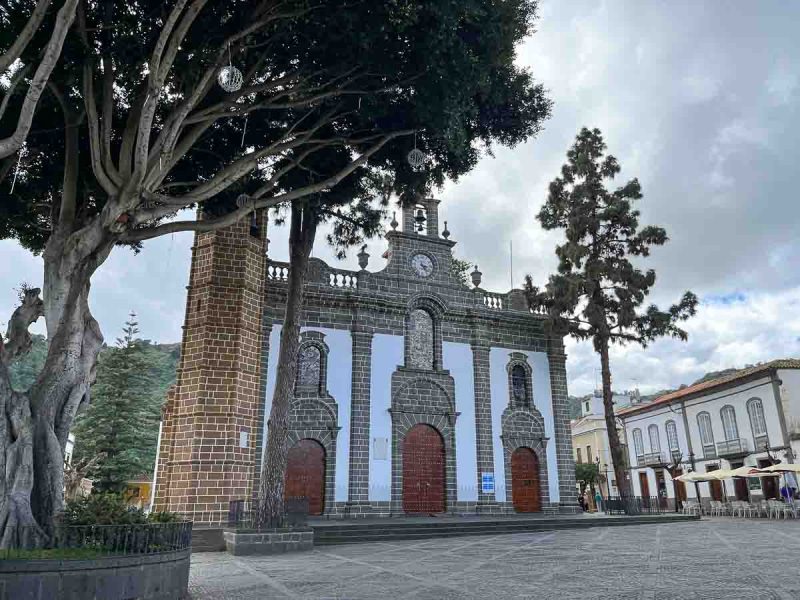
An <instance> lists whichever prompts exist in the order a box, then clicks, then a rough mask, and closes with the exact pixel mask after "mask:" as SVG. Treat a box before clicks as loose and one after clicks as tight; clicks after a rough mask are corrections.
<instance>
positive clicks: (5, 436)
mask: <svg viewBox="0 0 800 600" xmlns="http://www.w3.org/2000/svg"><path fill="white" fill-rule="evenodd" d="M62 239H63V238H62V237H61V236H60V235H59V234H58V233H54V234H53V235H52V236H51V238H50V240H49V241H48V245H47V248H46V250H45V253H44V263H45V269H44V300H43V301H41V300H38V290H35V293H36V296H37V298H36V300H37V301H38V302H39V305H40V307H41V310H40V311H39V313H38V314H37V315H36V316H35V318H33V319H32V320H31V321H29V322H28V323H26V324H25V331H24V332H23V333H24V335H27V326H28V325H30V323H32V322H33V321H35V320H36V319H37V318H38V317H39V316H40V315H42V314H43V315H44V317H45V320H46V322H47V334H48V335H47V337H48V340H49V347H48V352H47V358H46V360H45V365H44V367H43V369H42V371H41V373H40V374H39V377H38V378H37V380H36V382H35V383H34V384H33V386H31V388H30V389H29V390H27V391H26V392H16V391H14V390H12V389H11V385H10V378H9V377H8V369H7V362H4V361H2V360H0V411H2V418H0V473H2V474H3V476H0V548H9V547H26V548H31V547H39V546H43V545H46V544H47V543H48V541H49V538H50V536H51V535H52V532H53V525H54V517H55V516H56V514H57V513H58V512H59V511H61V510H62V509H63V504H64V451H65V448H66V444H67V437H68V435H69V430H70V428H71V426H72V422H73V420H74V418H75V415H76V414H77V412H78V410H79V408H80V407H81V406H82V405H83V404H84V403H86V402H88V399H89V386H90V384H91V382H92V380H93V378H94V370H95V364H96V361H97V355H98V353H99V352H100V348H101V347H102V343H103V337H102V335H101V333H100V328H99V326H98V324H97V322H96V321H95V320H94V318H93V317H92V315H91V313H90V311H89V304H88V295H89V278H90V277H91V275H92V273H94V271H95V269H96V268H97V265H99V264H100V263H102V261H103V260H105V258H106V257H107V256H108V253H109V252H110V250H111V246H112V243H111V242H107V243H104V245H103V248H102V249H97V250H96V251H95V252H93V253H91V254H89V255H88V256H85V255H84V258H83V259H82V260H80V261H79V262H78V261H75V258H74V257H75V256H76V254H74V253H72V252H71V250H74V249H73V248H70V249H68V250H67V251H66V252H65V248H64V247H63V244H61V243H60V241H61V240H62ZM16 315H17V313H16V312H15V316H16ZM13 318H14V317H12V320H13ZM11 330H12V327H11V324H10V325H9V331H11ZM9 342H10V343H9V344H8V345H7V346H6V348H8V347H12V344H11V340H9ZM0 358H2V357H1V356H0ZM8 362H10V361H8Z"/></svg>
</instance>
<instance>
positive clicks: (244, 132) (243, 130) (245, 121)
mask: <svg viewBox="0 0 800 600" xmlns="http://www.w3.org/2000/svg"><path fill="white" fill-rule="evenodd" d="M246 133H247V113H245V114H244V127H242V143H241V147H242V148H244V134H246Z"/></svg>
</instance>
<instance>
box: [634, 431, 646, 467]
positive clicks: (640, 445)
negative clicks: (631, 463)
mask: <svg viewBox="0 0 800 600" xmlns="http://www.w3.org/2000/svg"><path fill="white" fill-rule="evenodd" d="M637 434H638V436H637ZM631 437H632V438H633V452H634V454H636V458H637V460H638V459H639V457H641V458H644V438H643V437H642V430H641V428H640V427H637V428H636V429H634V430H633V432H632V433H631ZM640 450H641V452H640Z"/></svg>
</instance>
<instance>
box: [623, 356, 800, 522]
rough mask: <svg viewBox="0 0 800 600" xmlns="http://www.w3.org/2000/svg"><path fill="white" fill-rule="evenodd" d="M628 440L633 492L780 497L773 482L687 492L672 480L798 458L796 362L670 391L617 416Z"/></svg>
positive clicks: (667, 499)
mask: <svg viewBox="0 0 800 600" xmlns="http://www.w3.org/2000/svg"><path fill="white" fill-rule="evenodd" d="M619 416H620V417H621V419H622V421H623V424H624V428H625V434H626V437H627V440H628V452H629V459H630V465H631V482H632V490H631V491H632V493H633V494H634V495H636V496H659V497H661V498H662V499H663V502H664V503H665V504H668V505H670V506H674V505H673V502H674V498H675V495H676V492H677V494H678V497H679V498H680V499H686V498H687V497H688V498H697V491H696V490H699V493H700V498H701V500H702V501H704V502H707V501H708V500H710V499H714V500H722V499H723V496H727V498H728V499H731V500H736V499H739V500H752V501H757V500H760V499H762V498H770V497H774V498H777V497H779V486H778V483H777V480H776V479H774V478H766V479H762V480H759V479H750V480H747V479H735V480H729V481H726V482H725V483H724V484H723V482H709V483H699V484H697V485H696V486H695V485H694V484H688V485H684V484H682V483H680V482H673V481H672V477H671V476H670V473H669V469H670V465H673V466H677V469H676V470H675V472H674V473H673V474H674V475H675V476H677V475H679V474H680V473H681V472H686V471H687V470H689V469H690V467H691V466H692V463H694V469H695V470H697V471H699V472H701V473H703V472H708V471H712V470H714V469H728V468H731V469H735V468H737V467H740V466H745V465H746V466H753V467H764V466H768V465H769V464H771V463H772V460H776V461H781V462H792V463H793V462H796V461H797V459H798V457H800V360H794V359H785V360H775V361H772V362H769V363H766V364H763V365H758V366H756V367H750V368H747V369H743V370H741V371H737V372H736V373H734V374H732V375H728V376H726V377H722V378H719V379H715V380H712V381H706V382H703V383H699V384H696V385H693V386H689V387H686V388H683V389H681V390H678V391H675V392H671V393H669V394H666V395H664V396H661V397H660V398H657V399H656V400H654V401H653V402H650V403H648V404H640V405H637V406H631V407H629V408H627V409H623V410H621V411H620V412H619Z"/></svg>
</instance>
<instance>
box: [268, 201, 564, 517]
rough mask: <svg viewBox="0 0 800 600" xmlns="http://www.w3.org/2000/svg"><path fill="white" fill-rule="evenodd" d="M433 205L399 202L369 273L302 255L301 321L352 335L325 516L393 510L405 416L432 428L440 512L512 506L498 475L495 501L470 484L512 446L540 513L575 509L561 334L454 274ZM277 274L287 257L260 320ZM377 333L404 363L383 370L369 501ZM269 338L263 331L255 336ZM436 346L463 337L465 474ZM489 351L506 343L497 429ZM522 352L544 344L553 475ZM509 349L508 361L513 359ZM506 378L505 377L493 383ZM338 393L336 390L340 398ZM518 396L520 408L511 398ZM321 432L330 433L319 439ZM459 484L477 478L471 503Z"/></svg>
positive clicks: (283, 277)
mask: <svg viewBox="0 0 800 600" xmlns="http://www.w3.org/2000/svg"><path fill="white" fill-rule="evenodd" d="M416 209H419V210H420V211H421V212H420V214H419V216H420V221H419V222H417V221H416V220H415V210H416ZM438 211H439V202H438V201H437V200H435V199H431V198H422V199H420V200H419V201H418V202H417V204H416V206H406V207H404V208H403V209H402V211H401V212H402V223H403V225H402V228H401V229H399V230H398V229H396V228H395V229H393V230H392V231H389V232H388V233H386V235H385V239H386V241H387V242H388V249H387V252H386V254H385V255H384V257H385V258H386V263H385V264H384V265H383V266H382V267H379V268H378V269H376V270H367V269H366V264H367V263H364V265H365V266H364V268H362V270H360V271H344V270H341V269H336V268H334V267H331V266H330V265H328V264H326V263H325V262H323V261H321V260H319V259H314V258H312V259H311V260H310V262H309V267H308V274H307V282H306V284H305V290H304V298H305V300H304V302H305V305H304V308H303V314H302V318H301V321H302V325H303V327H306V328H319V329H339V330H344V331H348V332H350V334H351V340H352V376H351V377H352V378H351V398H350V418H351V421H350V434H349V435H350V444H349V446H350V455H349V457H348V465H349V477H348V481H347V485H348V501H347V503H346V505H344V503H340V502H337V503H336V506H335V507H334V506H330V505H329V506H330V509H329V510H326V514H328V515H330V514H331V513H332V512H335V513H336V514H337V515H338V514H344V515H348V516H365V515H376V514H381V515H383V514H388V513H389V512H392V513H397V512H399V511H400V510H401V508H402V464H403V462H402V456H400V454H399V453H400V452H401V449H402V444H403V441H404V439H405V435H406V433H407V432H408V431H409V430H410V428H411V427H413V426H414V425H416V424H427V425H430V426H431V427H434V428H435V429H436V430H437V431H438V433H439V434H440V435H441V436H442V439H443V441H444V446H445V450H446V455H445V461H446V462H445V464H446V477H447V480H446V496H447V506H446V510H447V511H448V512H452V511H458V510H470V511H478V512H503V511H510V510H513V506H512V502H511V500H512V498H513V496H512V490H511V489H510V485H509V484H510V483H511V482H510V481H508V480H507V481H506V501H505V502H504V503H498V502H497V500H496V496H495V494H492V493H489V494H483V493H482V491H481V486H480V481H481V474H482V473H494V472H495V471H496V470H498V469H496V468H495V458H497V460H498V462H502V466H501V467H499V468H502V472H505V473H508V472H509V468H510V465H509V464H508V461H509V456H510V454H511V453H512V452H513V451H514V450H515V449H516V448H517V447H521V446H525V447H530V448H531V450H533V451H534V452H535V453H536V454H537V457H538V458H539V463H540V469H541V477H540V482H541V484H542V485H541V488H542V492H541V494H542V495H541V504H542V508H543V510H554V509H559V508H560V509H561V510H563V511H564V512H570V511H572V510H574V508H575V506H576V493H575V474H574V463H573V458H572V452H571V445H570V435H569V415H568V413H567V406H566V402H567V385H566V371H565V360H566V356H565V355H564V351H563V343H562V340H561V339H560V338H551V336H550V335H548V333H547V331H546V330H545V327H544V325H545V322H546V319H547V317H546V315H544V314H541V313H537V312H534V311H531V310H530V309H529V308H528V307H527V304H526V301H525V296H524V293H523V292H522V290H511V291H510V292H508V293H504V294H503V293H494V292H489V291H486V290H484V289H482V288H480V287H474V288H472V287H470V286H469V285H467V284H465V282H464V281H462V280H461V279H460V278H459V277H458V276H457V275H456V274H455V273H454V272H453V270H452V264H453V254H452V252H453V247H454V246H455V245H456V243H455V242H454V241H452V240H450V239H444V238H442V237H440V236H439V233H438V228H439V215H438ZM423 218H424V219H423ZM420 227H421V229H420ZM364 260H366V259H364ZM288 273H289V265H287V264H286V263H279V262H274V261H271V262H269V263H268V266H267V279H268V281H267V286H266V298H265V315H264V322H265V326H266V327H267V328H268V329H269V328H271V327H272V326H273V325H275V324H278V323H280V322H281V321H282V319H283V315H284V311H285V304H286V293H287V289H286V283H287V281H288ZM415 311H424V312H425V313H427V315H429V318H430V323H428V322H427V321H425V319H422V318H420V319H417V320H416V321H414V319H412V315H414V313H415ZM420 316H421V315H417V317H420ZM423 321H425V323H426V329H425V331H424V332H423V331H420V335H419V337H418V338H415V339H416V340H417V346H419V345H421V344H431V343H432V345H433V349H432V353H429V352H430V348H426V350H425V354H424V355H425V358H426V359H425V361H421V360H416V358H418V356H416V355H417V354H419V352H416V353H415V356H414V357H412V356H411V353H412V346H413V344H412V343H411V337H412V336H410V335H409V333H410V332H411V331H412V330H413V328H414V327H416V325H417V324H418V323H422V322H423ZM431 332H432V336H431ZM423 333H424V335H423ZM379 334H380V335H391V336H402V337H403V338H404V357H403V364H400V365H398V366H397V370H395V372H394V373H393V375H392V387H391V390H392V397H391V409H390V413H391V422H392V433H391V444H392V446H391V449H390V456H391V457H392V469H391V470H392V473H391V490H390V492H391V493H390V498H391V501H390V502H387V501H382V502H378V501H370V500H369V487H370V482H369V465H370V462H369V460H370V450H371V447H370V446H371V444H372V440H371V438H370V410H371V406H370V403H371V401H370V392H371V389H370V388H371V376H372V373H371V363H372V359H373V357H372V343H373V341H374V340H373V338H374V336H375V335H379ZM268 337H269V336H268V335H265V339H267V338H268ZM446 343H458V344H465V345H469V347H470V348H471V351H472V368H473V378H474V379H473V381H474V394H475V397H474V407H475V434H476V446H477V447H476V454H477V469H476V472H475V479H474V481H463V482H462V481H459V482H457V483H456V478H455V472H456V469H455V464H456V463H455V461H456V445H455V432H454V431H455V422H456V418H457V417H458V413H457V412H456V410H455V392H454V384H453V381H454V380H453V378H452V377H451V376H450V374H449V373H448V372H447V371H446V370H445V368H444V365H443V344H446ZM492 348H504V349H507V350H508V352H509V356H508V357H506V358H505V361H506V363H507V369H509V370H508V377H509V382H508V389H509V396H510V399H511V402H516V404H515V405H514V406H512V407H511V408H514V410H511V411H507V412H506V415H505V416H506V418H505V421H504V422H503V424H502V429H503V430H502V431H496V430H493V425H492V408H491V404H492V398H491V383H490V353H491V349H492ZM524 352H543V353H547V354H548V357H549V359H550V361H549V373H550V380H551V392H552V407H553V417H554V426H555V427H554V438H555V439H554V448H552V451H553V452H554V453H555V456H556V459H557V464H558V469H557V474H556V473H555V472H554V470H553V469H551V470H550V471H549V472H548V471H547V451H546V444H547V441H548V440H547V439H546V437H545V436H544V431H543V428H542V427H541V426H539V425H540V424H541V423H540V421H541V413H537V412H536V410H534V409H535V405H536V404H537V403H539V402H547V398H541V399H539V398H534V397H533V393H532V387H531V384H532V374H531V367H530V365H527V363H526V361H525V360H524V356H525V355H524V354H523V353H524ZM517 353H519V354H517ZM431 354H432V359H431ZM512 355H513V356H516V357H517V358H516V359H514V358H513V356H512ZM515 360H516V362H514V361H515ZM512 363H513V364H512ZM515 364H519V365H521V366H522V367H525V369H526V370H525V372H524V374H525V377H526V383H525V393H524V394H517V395H518V396H519V397H518V398H516V400H514V398H515V395H514V393H513V385H512V378H511V370H510V369H511V368H512V367H513V366H514V365H515ZM266 373H267V368H266V366H264V367H263V368H262V376H263V377H266ZM505 387H506V386H505V384H504V389H505ZM518 387H519V386H518ZM343 400H344V399H339V401H340V402H341V401H343ZM520 403H522V404H524V406H522V405H520V406H517V404H520ZM542 412H544V411H542ZM319 414H320V415H321V414H322V413H319ZM537 414H538V417H537ZM308 415H309V420H308V421H307V422H306V425H305V433H304V435H308V436H310V437H313V438H314V439H318V441H320V442H321V443H323V444H325V442H326V440H325V439H319V437H322V436H323V435H324V434H325V432H326V431H331V433H333V427H332V425H333V424H332V423H329V422H324V419H322V418H321V416H320V418H319V419H318V420H319V422H318V423H313V422H312V421H313V418H312V417H313V415H312V414H311V413H310V412H309V413H308ZM537 419H538V421H537ZM517 421H519V422H517ZM339 425H341V424H339ZM262 430H263V429H262ZM497 435H500V436H503V438H504V440H505V441H504V442H503V443H504V447H503V450H502V452H503V456H501V457H495V456H494V445H493V436H497ZM316 436H319V437H316ZM327 441H328V442H330V437H329V438H328V440H327ZM327 448H329V446H326V449H327ZM327 456H328V460H332V458H333V457H332V452H331V453H329V454H328V455H327ZM495 475H497V474H496V473H495ZM554 477H557V478H558V481H559V491H560V505H561V506H559V505H558V504H554V503H555V502H556V499H555V498H552V499H551V498H550V497H549V494H548V493H547V491H548V486H547V481H548V480H550V481H552V480H553V478H554ZM507 479H508V477H507ZM329 481H330V480H329ZM340 485H341V483H340ZM458 486H463V487H464V488H470V487H476V488H477V490H478V496H477V502H475V501H474V500H472V501H470V502H459V501H458V500H457V487H458ZM331 487H332V485H331Z"/></svg>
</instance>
